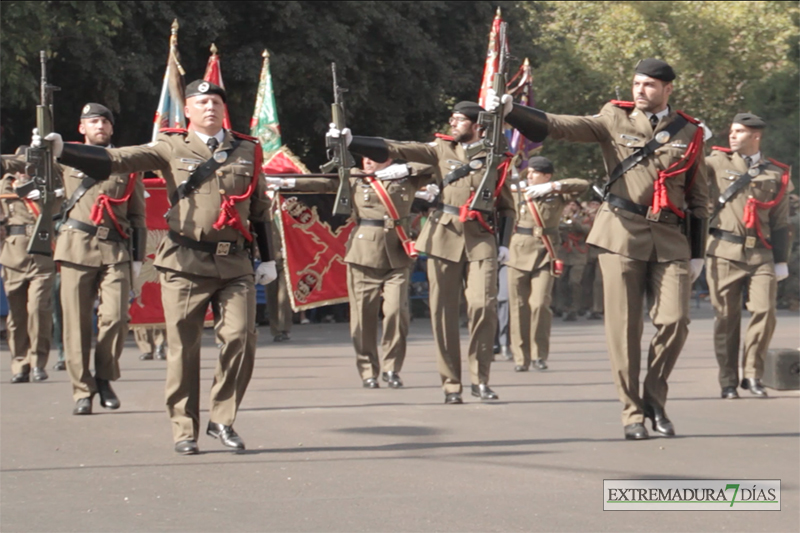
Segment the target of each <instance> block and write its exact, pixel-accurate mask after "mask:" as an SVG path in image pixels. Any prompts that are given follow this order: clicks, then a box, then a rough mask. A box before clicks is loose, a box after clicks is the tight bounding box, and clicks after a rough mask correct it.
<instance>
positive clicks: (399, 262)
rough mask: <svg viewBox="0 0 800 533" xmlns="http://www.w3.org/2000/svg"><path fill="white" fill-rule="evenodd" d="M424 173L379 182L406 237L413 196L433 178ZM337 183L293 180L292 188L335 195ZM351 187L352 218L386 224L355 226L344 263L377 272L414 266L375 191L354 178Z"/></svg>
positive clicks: (325, 180)
mask: <svg viewBox="0 0 800 533" xmlns="http://www.w3.org/2000/svg"><path fill="white" fill-rule="evenodd" d="M425 172H428V173H426V174H419V173H415V174H414V175H411V176H409V177H408V178H404V179H400V180H386V181H382V182H381V183H382V184H383V186H384V188H385V189H386V192H387V193H389V196H390V197H391V198H392V202H393V203H394V205H395V207H396V208H397V212H398V214H399V215H400V217H401V224H402V226H403V228H405V230H406V234H407V235H409V236H410V223H411V220H410V219H409V215H410V214H411V204H412V203H413V202H414V193H415V192H416V191H417V190H418V189H419V188H420V187H422V186H423V185H424V184H425V183H427V182H428V181H430V180H431V179H432V178H431V174H430V172H431V169H429V168H426V170H425ZM338 183H339V180H337V179H316V178H300V179H298V180H296V184H295V188H296V189H297V190H300V191H313V192H335V191H336V189H337V188H338ZM350 187H351V190H352V191H353V199H352V200H353V201H352V206H353V216H355V217H356V219H370V220H385V221H386V223H385V225H384V227H382V228H381V227H379V226H365V225H357V226H356V227H355V228H354V229H353V232H352V233H351V234H350V239H349V240H348V241H347V255H345V258H344V261H345V263H352V264H356V265H361V266H365V267H370V268H380V269H389V268H404V267H407V266H409V265H410V264H411V263H413V260H412V259H411V258H410V257H409V256H408V254H407V253H406V252H405V250H404V249H403V244H402V243H401V242H400V238H399V237H398V236H397V230H395V229H394V226H393V223H392V222H390V221H389V215H388V213H387V212H386V208H385V207H384V206H383V203H382V202H381V200H380V198H379V197H378V193H376V192H375V189H373V188H372V186H371V185H370V184H369V183H368V182H367V181H366V180H364V179H362V178H359V177H357V176H355V177H351V178H350Z"/></svg>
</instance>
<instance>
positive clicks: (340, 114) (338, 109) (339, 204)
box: [320, 63, 355, 216]
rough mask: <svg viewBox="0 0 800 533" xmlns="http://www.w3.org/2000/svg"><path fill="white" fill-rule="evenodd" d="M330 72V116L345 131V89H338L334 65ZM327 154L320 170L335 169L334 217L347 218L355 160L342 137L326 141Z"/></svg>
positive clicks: (349, 209)
mask: <svg viewBox="0 0 800 533" xmlns="http://www.w3.org/2000/svg"><path fill="white" fill-rule="evenodd" d="M331 72H332V73H333V104H331V114H332V115H333V124H334V125H335V126H336V129H338V130H339V131H342V130H343V129H345V128H346V127H347V126H346V123H345V116H344V99H343V97H342V94H343V93H344V92H345V91H346V89H342V88H341V87H339V83H338V82H337V80H336V63H331ZM327 148H328V153H329V154H330V155H331V160H330V161H328V162H327V163H325V164H324V165H322V167H320V169H321V170H322V172H323V173H325V174H327V173H329V172H331V171H332V170H334V169H336V170H337V173H338V175H339V190H338V191H337V192H336V201H335V202H334V204H333V214H334V215H345V216H349V215H350V211H351V207H350V197H351V191H350V169H351V168H352V167H353V166H355V160H354V159H353V156H352V155H350V152H348V151H347V140H346V139H345V138H344V135H340V136H339V138H338V139H333V138H330V137H329V138H328V139H327Z"/></svg>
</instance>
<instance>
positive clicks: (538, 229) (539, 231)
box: [533, 226, 544, 237]
mask: <svg viewBox="0 0 800 533" xmlns="http://www.w3.org/2000/svg"><path fill="white" fill-rule="evenodd" d="M543 234H544V231H543V230H542V228H541V226H535V227H534V228H533V236H534V237H541V236H542V235H543Z"/></svg>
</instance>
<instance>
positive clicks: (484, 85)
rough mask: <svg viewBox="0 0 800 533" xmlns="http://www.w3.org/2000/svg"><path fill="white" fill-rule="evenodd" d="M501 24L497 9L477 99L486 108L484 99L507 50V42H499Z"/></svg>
mask: <svg viewBox="0 0 800 533" xmlns="http://www.w3.org/2000/svg"><path fill="white" fill-rule="evenodd" d="M502 24H503V17H502V15H501V13H500V8H499V7H498V8H497V13H496V14H495V16H494V20H493V21H492V30H491V31H490V32H489V47H488V48H487V50H486V63H484V66H483V81H482V82H481V92H480V95H479V97H478V103H479V104H480V105H481V107H483V108H484V109H485V108H486V99H487V98H488V96H489V89H491V88H492V81H493V80H494V75H495V73H496V72H497V69H498V68H499V65H500V54H501V52H505V51H506V50H507V49H508V42H507V41H506V42H503V43H501V42H500V27H501V25H502Z"/></svg>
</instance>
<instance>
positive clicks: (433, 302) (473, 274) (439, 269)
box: [428, 256, 497, 394]
mask: <svg viewBox="0 0 800 533" xmlns="http://www.w3.org/2000/svg"><path fill="white" fill-rule="evenodd" d="M428 283H429V286H430V294H429V302H430V306H431V325H432V327H433V338H434V341H435V342H436V349H437V363H438V367H439V375H440V376H441V380H442V388H443V389H444V392H445V394H448V393H451V392H461V390H462V387H461V338H460V333H459V307H460V301H459V295H460V293H461V291H462V290H463V291H464V296H465V299H466V303H467V320H468V328H469V345H468V346H469V347H468V350H469V351H468V359H469V371H470V377H471V380H472V384H473V385H479V384H481V383H484V384H487V385H488V383H489V369H490V367H491V364H492V359H493V358H494V353H493V350H492V348H493V344H494V336H495V331H496V330H497V259H496V258H490V259H484V260H481V261H467V260H466V258H465V257H462V260H461V261H457V262H456V261H448V260H446V259H441V258H439V257H433V256H431V257H429V258H428Z"/></svg>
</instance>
